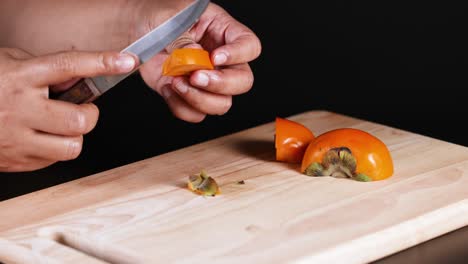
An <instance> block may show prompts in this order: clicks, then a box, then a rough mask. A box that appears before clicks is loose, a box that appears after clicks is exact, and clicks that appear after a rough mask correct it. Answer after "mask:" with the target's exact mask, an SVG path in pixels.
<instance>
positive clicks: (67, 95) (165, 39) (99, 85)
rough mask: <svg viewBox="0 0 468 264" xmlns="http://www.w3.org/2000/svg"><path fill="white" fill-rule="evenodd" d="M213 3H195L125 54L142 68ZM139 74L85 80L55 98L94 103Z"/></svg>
mask: <svg viewBox="0 0 468 264" xmlns="http://www.w3.org/2000/svg"><path fill="white" fill-rule="evenodd" d="M209 2H210V0H195V1H194V2H193V3H192V4H190V5H189V6H187V7H186V8H184V9H183V10H182V11H180V12H179V13H177V14H176V15H175V16H173V17H172V18H170V19H169V20H167V21H165V22H164V23H163V24H161V25H160V26H158V27H157V28H155V29H153V30H152V31H150V32H149V33H147V34H146V35H144V36H143V37H141V38H140V39H138V40H137V41H135V42H133V43H132V44H130V46H128V47H126V48H125V49H123V50H122V51H121V52H127V53H132V54H134V55H136V56H138V59H139V60H140V66H141V65H142V64H144V63H145V62H147V61H148V60H150V59H151V58H152V57H153V56H154V55H156V54H158V53H159V52H160V51H162V50H163V49H164V48H165V47H166V46H168V45H169V44H171V43H172V42H173V41H174V40H176V39H177V38H178V37H179V36H181V35H182V34H183V33H184V32H186V31H187V30H188V29H189V28H190V27H191V26H192V25H193V24H195V22H196V21H197V20H198V18H199V17H200V16H201V14H202V13H203V12H204V11H205V9H206V7H207V6H208V4H209ZM137 70H138V68H136V69H135V70H134V71H132V72H130V73H126V74H122V75H114V76H98V77H93V78H85V79H83V80H81V81H79V82H78V83H76V84H75V85H73V86H72V87H71V88H70V89H68V90H67V91H65V92H63V93H61V94H58V95H55V96H54V97H53V98H54V99H58V100H62V101H67V102H71V103H76V104H81V103H88V102H92V101H94V100H95V99H97V98H98V97H99V96H101V95H102V94H103V93H105V92H107V91H108V90H109V89H111V88H112V87H114V86H115V85H117V84H118V83H119V82H121V81H122V80H124V79H125V78H127V77H128V76H130V75H131V74H132V73H133V72H135V71H137Z"/></svg>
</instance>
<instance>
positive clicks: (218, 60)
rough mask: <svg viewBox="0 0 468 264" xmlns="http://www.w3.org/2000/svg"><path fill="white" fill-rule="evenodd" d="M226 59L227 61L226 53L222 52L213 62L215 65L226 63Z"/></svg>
mask: <svg viewBox="0 0 468 264" xmlns="http://www.w3.org/2000/svg"><path fill="white" fill-rule="evenodd" d="M226 61H227V55H226V53H224V52H221V53H218V54H216V55H215V57H214V61H213V62H214V64H215V65H222V64H224V63H226Z"/></svg>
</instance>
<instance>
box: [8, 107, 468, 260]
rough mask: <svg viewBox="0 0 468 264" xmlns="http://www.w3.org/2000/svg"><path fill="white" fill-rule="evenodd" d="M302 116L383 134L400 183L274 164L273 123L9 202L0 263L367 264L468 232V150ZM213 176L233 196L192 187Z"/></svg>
mask: <svg viewBox="0 0 468 264" xmlns="http://www.w3.org/2000/svg"><path fill="white" fill-rule="evenodd" d="M290 119H292V120H295V121H298V122H300V123H302V124H304V125H306V126H307V127H309V128H310V129H311V130H312V131H313V132H314V133H315V134H316V135H318V134H321V133H323V132H325V131H328V130H331V129H334V128H339V127H354V128H358V129H362V130H365V131H368V132H370V133H372V134H373V135H375V136H377V137H378V138H380V139H381V140H382V141H384V143H386V144H387V146H388V147H389V149H390V150H391V154H392V156H393V159H394V164H395V173H394V176H393V177H391V178H389V179H387V180H383V181H378V182H370V183H363V182H356V181H351V180H344V179H334V178H330V177H320V178H315V177H307V176H305V175H302V174H301V173H299V166H298V165H297V166H296V165H288V164H285V163H280V162H276V161H275V160H274V144H273V137H274V123H273V122H272V123H269V124H265V125H262V126H258V127H255V128H252V129H248V130H245V131H242V132H239V133H236V134H232V135H228V136H225V137H222V138H218V139H214V140H211V141H208V142H205V143H201V144H197V145H194V146H191V147H187V148H184V149H180V150H177V151H174V152H170V153H167V154H164V155H161V156H157V157H154V158H150V159H147V160H142V161H140V162H137V163H133V164H129V165H126V166H123V167H119V168H116V169H113V170H110V171H106V172H103V173H99V174H96V175H92V176H89V177H85V178H82V179H79V180H75V181H72V182H68V183H65V184H61V185H58V186H55V187H52V188H48V189H44V190H41V191H38V192H35V193H31V194H28V195H25V196H21V197H17V198H14V199H11V200H7V201H4V202H1V203H0V237H1V239H0V260H3V261H4V262H7V261H11V262H14V260H16V261H19V260H21V261H22V262H24V263H40V262H39V260H47V261H48V263H53V262H54V261H56V262H57V263H105V262H104V261H103V260H106V261H108V262H113V263H210V262H211V263H309V262H310V263H365V262H370V261H373V260H376V259H379V258H382V257H384V256H387V255H389V254H392V253H395V252H397V251H399V250H402V249H405V248H408V247H410V246H413V245H415V244H418V243H421V242H423V241H426V240H428V239H431V238H434V237H436V236H439V235H441V234H444V233H446V232H449V231H452V230H454V229H457V228H460V227H462V226H464V225H467V224H468V203H467V198H468V148H466V147H463V146H459V145H455V144H451V143H447V142H443V141H440V140H436V139H433V138H429V137H425V136H421V135H417V134H414V133H409V132H406V131H402V130H399V129H394V128H390V127H386V126H383V125H380V124H375V123H371V122H367V121H364V120H359V119H355V118H350V117H346V116H343V115H338V114H335V113H331V112H325V111H313V112H306V113H303V114H299V115H296V116H293V117H290ZM201 169H205V170H206V171H207V172H208V173H209V174H210V175H211V176H212V177H214V178H215V179H216V180H217V181H218V183H219V184H220V186H221V190H222V194H221V195H219V196H216V197H201V196H197V195H195V194H193V193H191V192H190V191H188V190H187V189H186V188H185V187H186V181H187V178H188V175H190V174H194V173H196V172H199V171H200V170H201ZM239 180H244V181H245V184H243V185H240V184H236V183H237V182H238V181H239ZM54 239H55V240H54ZM56 241H58V242H56ZM64 245H70V246H71V247H68V246H64ZM74 248H79V249H80V250H81V251H78V250H75V249H74ZM83 252H85V253H87V254H90V255H94V256H98V257H100V258H101V260H99V259H97V258H93V257H91V256H90V255H87V254H85V253H83ZM34 261H36V262H34Z"/></svg>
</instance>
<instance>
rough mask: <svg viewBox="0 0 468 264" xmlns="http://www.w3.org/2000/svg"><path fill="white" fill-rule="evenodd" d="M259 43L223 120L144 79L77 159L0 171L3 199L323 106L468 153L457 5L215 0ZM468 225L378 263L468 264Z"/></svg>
mask: <svg viewBox="0 0 468 264" xmlns="http://www.w3.org/2000/svg"><path fill="white" fill-rule="evenodd" d="M214 2H216V3H219V4H221V5H222V6H223V7H225V8H226V9H227V10H228V11H229V12H230V13H231V14H232V15H233V16H235V17H237V18H238V19H239V20H240V21H241V22H243V23H245V24H246V25H247V26H249V27H250V28H252V29H253V30H254V31H255V32H256V33H257V34H258V36H259V37H260V39H261V41H262V45H263V51H262V54H261V56H260V57H259V58H258V59H257V60H255V61H253V62H252V63H251V67H252V69H253V71H254V74H255V83H254V87H253V89H252V90H251V91H249V92H248V93H246V94H243V95H240V96H237V97H235V98H234V101H233V107H232V109H231V110H230V111H229V112H228V113H227V114H226V115H224V116H209V117H208V118H207V119H205V120H204V121H203V122H202V123H199V124H189V123H186V122H183V121H180V120H178V119H176V118H174V117H173V116H172V114H171V113H170V111H169V110H168V109H167V107H166V105H165V104H164V101H163V100H162V99H161V98H160V97H159V95H157V94H156V93H154V92H152V91H151V90H150V89H149V88H148V87H147V86H146V84H145V83H144V82H143V81H142V80H141V79H140V78H139V76H138V75H136V76H132V77H131V78H128V79H127V80H125V81H124V82H122V83H121V84H119V85H118V86H116V87H115V88H114V89H112V90H111V91H109V92H108V93H107V94H105V95H104V96H102V97H101V98H100V99H98V100H97V101H96V104H97V105H98V106H99V108H100V111H101V115H100V120H99V123H98V125H97V127H96V128H95V129H94V130H93V131H92V132H91V133H90V134H88V135H86V136H85V143H84V149H83V152H82V153H81V155H80V156H79V157H78V158H77V159H76V160H73V161H69V162H60V163H57V164H54V165H52V166H50V167H48V168H45V169H42V170H39V171H35V172H28V173H0V200H4V199H8V198H13V197H16V196H19V195H22V194H27V193H29V192H32V191H35V190H40V189H43V188H46V187H50V186H54V185H56V184H60V183H63V182H67V181H70V180H74V179H77V178H80V177H84V176H88V175H91V174H94V173H98V172H101V171H104V170H108V169H112V168H115V167H118V166H122V165H125V164H128V163H131V162H135V161H139V160H142V159H145V158H149V157H153V156H156V155H159V154H162V153H166V152H168V151H172V150H176V149H179V148H182V147H186V146H189V145H192V144H195V143H199V142H203V141H206V140H209V139H212V138H216V137H219V136H223V135H227V134H229V133H233V132H236V131H241V130H244V129H246V128H250V127H254V126H257V125H260V124H263V123H267V122H272V121H273V120H274V118H275V117H276V116H281V117H287V116H289V115H293V114H298V113H301V112H304V111H309V110H317V109H325V110H329V111H333V112H337V113H341V114H345V115H348V116H353V117H357V118H362V119H365V120H369V121H374V122H378V123H381V124H384V125H388V126H392V127H396V128H400V129H404V130H407V131H410V132H414V133H419V134H423V135H427V136H430V137H434V138H437V139H441V140H444V141H448V142H452V143H456V144H460V145H463V146H468V137H467V136H466V135H467V130H466V129H465V128H464V124H465V123H466V122H467V121H468V117H467V116H468V110H467V108H466V106H465V101H466V97H464V96H463V95H462V92H461V90H462V89H465V87H466V80H467V78H466V72H467V68H468V67H467V64H468V52H467V51H466V49H467V47H468V45H467V44H468V43H467V41H466V40H465V38H464V34H463V32H465V31H466V28H465V27H466V23H464V21H466V15H465V14H464V13H466V12H464V11H465V9H464V7H463V6H461V4H460V6H457V5H456V4H453V3H445V2H444V3H442V2H438V3H433V4H431V3H427V2H426V3H424V4H422V3H416V2H410V3H402V4H397V3H394V2H381V1H380V2H379V1H373V2H370V1H369V2H366V3H364V2H362V1H315V2H308V3H307V7H306V8H305V7H302V6H298V5H296V4H293V3H292V2H291V3H290V4H284V3H281V2H275V3H273V2H271V1H270V2H262V1H227V0H226V1H214ZM467 243H468V227H467V228H463V229H460V230H457V231H454V232H452V233H449V234H446V235H444V236H441V237H439V238H436V239H433V240H431V241H428V242H426V243H422V244H420V245H417V246H415V247H413V248H410V249H407V250H404V251H402V252H399V253H397V254H395V255H392V256H389V257H386V258H384V259H382V260H379V261H376V263H464V262H466V261H464V260H465V259H466V258H467V257H468V251H466V250H465V247H464V244H467Z"/></svg>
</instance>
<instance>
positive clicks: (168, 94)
mask: <svg viewBox="0 0 468 264" xmlns="http://www.w3.org/2000/svg"><path fill="white" fill-rule="evenodd" d="M162 96H163V97H164V99H168V98H169V97H171V96H172V91H171V89H170V88H169V87H167V86H164V87H163V88H162Z"/></svg>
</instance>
